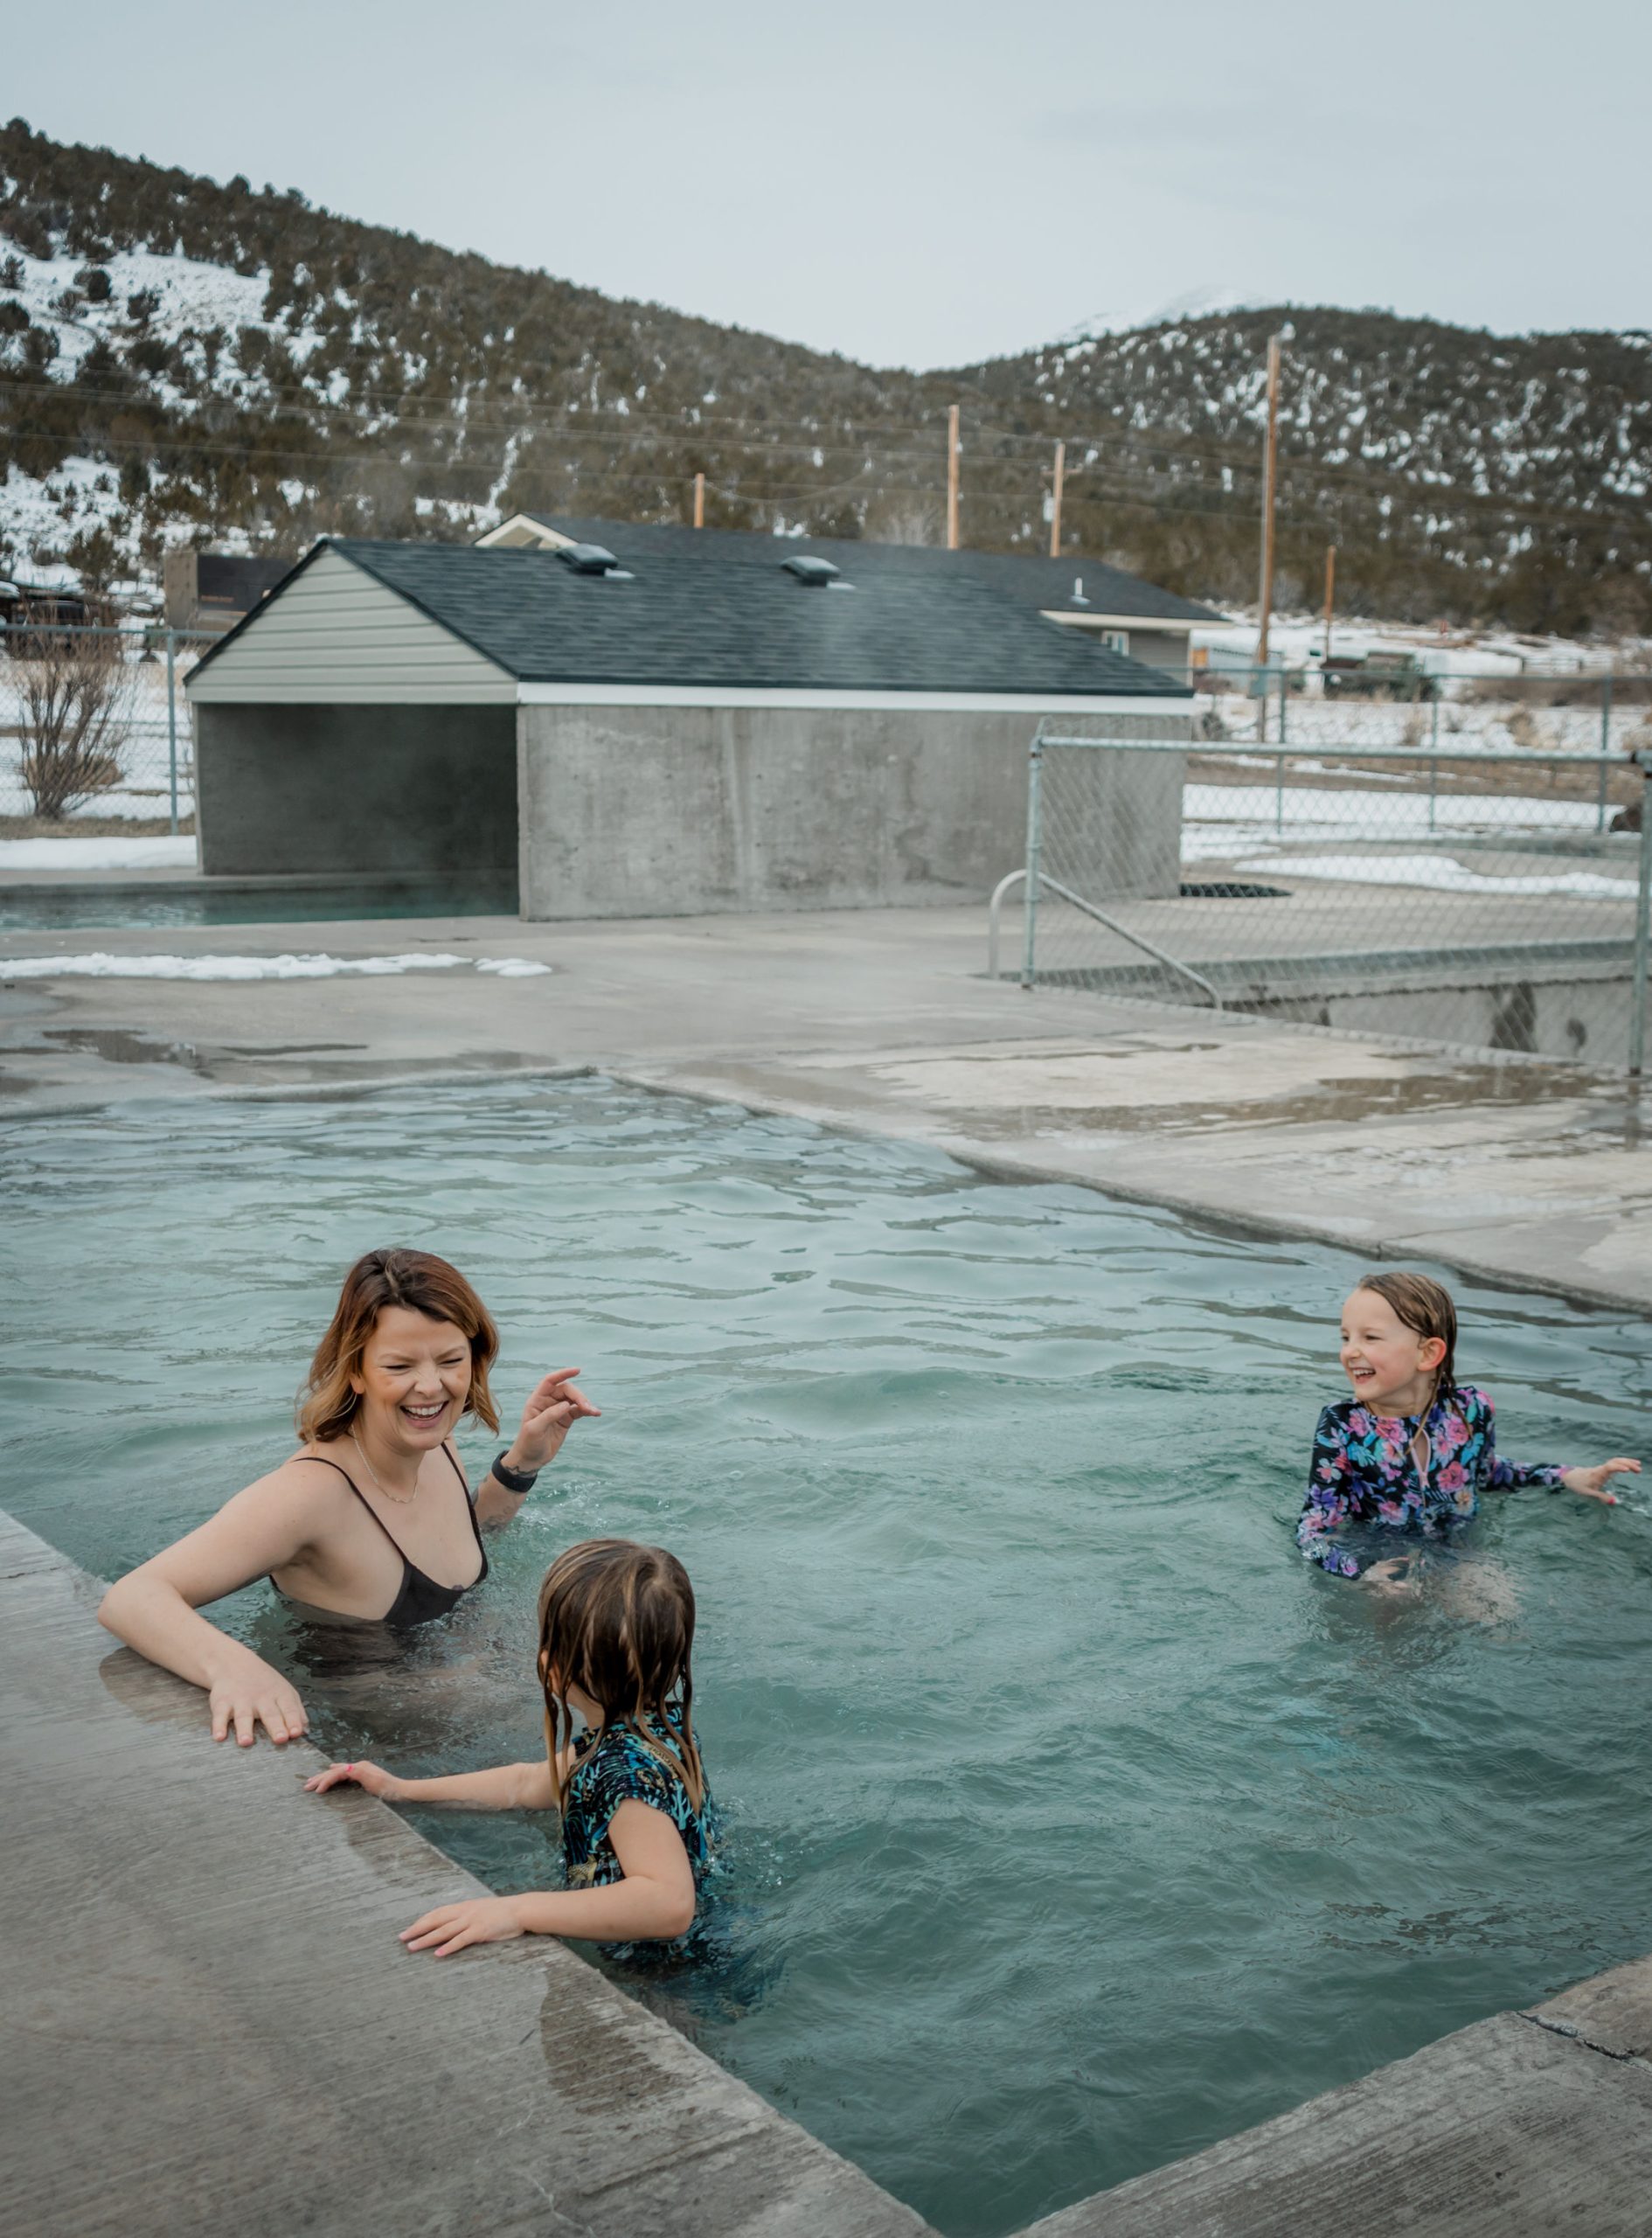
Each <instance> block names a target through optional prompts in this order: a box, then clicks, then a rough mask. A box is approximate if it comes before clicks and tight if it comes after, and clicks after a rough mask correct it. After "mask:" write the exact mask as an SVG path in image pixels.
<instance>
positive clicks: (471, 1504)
mask: <svg viewBox="0 0 1652 2238" xmlns="http://www.w3.org/2000/svg"><path fill="white" fill-rule="evenodd" d="M441 1449H442V1451H443V1452H444V1453H445V1454H446V1455H447V1456H448V1460H449V1461H451V1462H452V1463H453V1473H454V1475H455V1477H457V1478H458V1479H459V1488H460V1490H461V1491H462V1492H463V1494H464V1496H465V1513H466V1514H467V1515H468V1516H469V1518H470V1532H471V1536H472V1537H473V1538H474V1539H475V1542H476V1545H477V1546H478V1547H479V1548H481V1553H482V1577H486V1576H487V1574H488V1550H487V1548H486V1547H485V1546H482V1526H481V1525H480V1524H479V1523H478V1522H477V1521H476V1503H475V1498H473V1497H472V1494H471V1491H470V1487H469V1484H466V1482H465V1472H464V1470H462V1468H461V1467H460V1466H459V1456H458V1455H457V1454H456V1453H455V1451H454V1449H453V1448H452V1446H450V1445H449V1444H448V1442H447V1440H446V1439H445V1438H444V1439H443V1441H442V1447H441ZM482 1577H479V1578H478V1579H477V1580H476V1583H477V1584H478V1585H480V1584H481V1583H482ZM469 1589H470V1588H469V1587H468V1586H467V1587H466V1588H465V1590H466V1591H467V1592H469Z"/></svg>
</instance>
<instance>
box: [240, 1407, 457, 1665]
mask: <svg viewBox="0 0 1652 2238" xmlns="http://www.w3.org/2000/svg"><path fill="white" fill-rule="evenodd" d="M442 1451H443V1452H444V1453H445V1454H446V1455H447V1456H448V1460H449V1461H451V1462H452V1463H453V1472H454V1474H455V1477H458V1479H459V1483H460V1486H461V1488H462V1491H463V1492H464V1496H465V1513H466V1514H467V1515H468V1516H469V1518H470V1528H471V1530H472V1532H473V1533H475V1540H476V1552H477V1553H479V1554H480V1555H481V1557H482V1567H481V1568H480V1569H479V1570H478V1571H477V1572H476V1574H475V1577H474V1578H473V1579H472V1580H471V1581H470V1583H469V1585H438V1584H437V1582H436V1581H435V1579H434V1577H427V1575H426V1574H425V1573H424V1571H423V1570H421V1569H420V1568H419V1567H417V1565H416V1564H415V1563H413V1562H410V1561H409V1560H408V1559H407V1557H406V1554H405V1553H402V1549H401V1546H400V1545H399V1542H398V1540H397V1539H396V1536H395V1533H393V1532H392V1530H391V1528H390V1526H389V1525H388V1524H387V1523H386V1522H385V1519H384V1517H383V1516H382V1515H380V1514H379V1512H378V1509H377V1508H375V1507H374V1506H373V1505H372V1503H371V1500H369V1499H368V1498H367V1495H366V1494H365V1493H364V1491H362V1488H361V1486H360V1485H359V1484H357V1482H356V1479H355V1478H354V1477H352V1476H351V1473H350V1471H349V1470H348V1469H344V1468H340V1467H339V1464H338V1463H337V1461H328V1460H325V1459H323V1456H322V1455H320V1454H319V1453H311V1454H307V1455H306V1456H304V1457H305V1459H306V1460H309V1461H319V1462H321V1464H322V1467H323V1469H337V1470H338V1473H339V1475H340V1476H341V1477H343V1478H344V1482H345V1483H346V1484H348V1485H349V1486H350V1489H351V1491H352V1492H354V1493H355V1495H356V1498H357V1499H358V1500H359V1501H360V1502H361V1504H362V1505H363V1506H364V1508H365V1509H366V1511H367V1512H368V1514H369V1515H371V1518H372V1519H373V1521H374V1522H375V1523H376V1524H377V1525H378V1528H379V1529H380V1530H381V1531H382V1532H383V1533H384V1534H385V1538H386V1539H389V1541H390V1543H391V1545H392V1546H394V1547H395V1549H396V1552H397V1553H399V1554H401V1591H400V1592H399V1594H398V1595H396V1597H395V1599H394V1601H392V1602H391V1604H390V1608H389V1609H388V1611H387V1612H386V1614H385V1616H381V1617H380V1618H379V1619H378V1622H379V1623H384V1624H395V1625H399V1626H406V1625H411V1624H427V1623H430V1621H431V1620H432V1618H433V1617H435V1616H446V1615H447V1614H448V1611H449V1609H456V1608H457V1607H458V1606H459V1603H460V1602H462V1600H463V1599H464V1597H465V1595H466V1594H467V1593H470V1592H473V1591H474V1590H475V1588H476V1587H477V1586H479V1585H480V1584H481V1583H482V1579H483V1578H485V1577H486V1576H487V1574H488V1550H487V1548H486V1547H485V1546H483V1545H482V1531H481V1528H480V1526H478V1524H477V1522H476V1505H475V1501H474V1500H473V1499H472V1498H471V1497H470V1489H469V1485H467V1484H465V1475H464V1470H462V1469H461V1467H460V1466H459V1463H458V1460H457V1458H456V1457H455V1454H454V1452H453V1449H452V1448H451V1447H450V1446H446V1445H444V1446H443V1447H442ZM270 1583H271V1584H272V1585H274V1584H275V1581H274V1578H272V1579H271V1580H270ZM275 1590H276V1592H277V1593H281V1588H280V1586H278V1585H277V1586H275ZM290 1597H291V1596H290V1595H287V1594H282V1595H281V1598H282V1599H283V1600H288V1599H290ZM323 1613H326V1614H328V1615H331V1614H333V1613H334V1612H333V1611H331V1610H328V1611H325V1612H323Z"/></svg>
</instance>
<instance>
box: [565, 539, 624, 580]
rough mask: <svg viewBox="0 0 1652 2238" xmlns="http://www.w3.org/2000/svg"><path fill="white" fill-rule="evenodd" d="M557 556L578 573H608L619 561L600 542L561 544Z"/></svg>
mask: <svg viewBox="0 0 1652 2238" xmlns="http://www.w3.org/2000/svg"><path fill="white" fill-rule="evenodd" d="M557 558H558V559H560V560H561V562H562V564H563V566H565V567H572V568H573V572H574V573H575V574H576V575H606V574H607V572H608V570H609V569H610V568H611V567H617V566H619V564H620V563H619V561H618V560H617V559H615V558H614V554H613V553H611V552H609V551H608V550H607V548H606V547H605V546H602V545H600V544H559V546H557Z"/></svg>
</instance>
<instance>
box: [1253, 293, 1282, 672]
mask: <svg viewBox="0 0 1652 2238" xmlns="http://www.w3.org/2000/svg"><path fill="white" fill-rule="evenodd" d="M1278 455H1279V337H1278V335H1277V334H1270V335H1269V336H1268V337H1267V435H1266V436H1265V437H1264V439H1263V446H1262V580H1261V584H1260V589H1259V592H1258V596H1257V604H1258V606H1259V607H1260V609H1261V618H1262V626H1261V631H1260V636H1258V638H1257V641H1256V665H1257V666H1258V668H1260V669H1266V668H1267V625H1268V623H1269V622H1270V621H1271V620H1272V619H1273V611H1274V464H1275V462H1276V460H1277V458H1278Z"/></svg>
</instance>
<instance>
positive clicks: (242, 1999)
mask: <svg viewBox="0 0 1652 2238" xmlns="http://www.w3.org/2000/svg"><path fill="white" fill-rule="evenodd" d="M99 1590H100V1588H99V1587H98V1586H97V1583H96V1581H94V1580H93V1579H92V1578H90V1577H89V1576H88V1575H87V1573H85V1572H83V1571H81V1570H80V1569H79V1568H78V1567H76V1565H75V1564H73V1562H72V1561H70V1560H69V1559H68V1558H67V1557H66V1555H63V1554H61V1553H59V1552H58V1551H57V1550H56V1549H55V1548H53V1547H52V1546H50V1545H48V1543H47V1542H46V1541H45V1540H44V1539H40V1538H39V1537H38V1535H37V1534H36V1533H33V1532H31V1531H30V1530H29V1529H28V1528H27V1527H26V1526H24V1525H22V1524H20V1523H18V1522H17V1520H16V1519H14V1518H13V1517H11V1516H10V1515H9V1514H7V1513H6V1512H4V1511H3V1510H0V1619H3V1629H4V1641H5V1647H4V1658H5V1665H6V1678H7V1692H8V1698H9V1701H10V1708H9V1712H8V1715H7V1717H6V1719H5V1720H4V1721H3V1736H0V1751H3V1757H4V1763H5V1771H4V1777H5V1780H6V1783H7V1794H8V1800H9V1804H10V1808H9V1810H8V1813H7V1837H6V1845H7V1851H8V1859H7V1884H8V1887H9V1888H10V1893H11V1896H12V1900H13V1907H14V1908H13V1915H12V1919H11V1922H10V1933H9V1936H8V1943H9V1946H10V1956H11V1983H10V1991H11V1995H10V2016H11V2019H12V2026H11V2027H10V2029H9V2030H8V2031H7V2032H6V2037H5V2041H4V2046H3V2048H0V2089H3V2091H4V2094H5V2097H6V2102H7V2104H8V2107H9V2109H10V2114H11V2116H12V2123H13V2137H14V2140H15V2142H14V2149H13V2151H12V2153H11V2154H10V2167H9V2169H8V2172H7V2176H6V2179H5V2186H6V2190H5V2195H6V2198H7V2200H8V2204H9V2206H10V2219H11V2221H12V2227H14V2228H21V2229H27V2230H29V2231H31V2233H35V2234H38V2238H123V2235H124V2234H130V2233H132V2232H133V2231H139V2232H146V2233H147V2232H155V2233H157V2234H158V2233H159V2232H162V2231H164V2232H165V2233H166V2234H167V2238H190V2235H191V2234H197V2233H198V2234H200V2238H207V2234H209V2233H210V2234H216V2233H218V2232H219V2231H221V2230H224V2229H233V2230H236V2231H237V2232H238V2233H241V2234H246V2238H288V2234H290V2233H291V2232H292V2231H293V2230H295V2229H296V2228H316V2229H324V2230H326V2231H327V2232H328V2233H329V2234H330V2238H353V2234H355V2233H357V2232H359V2233H361V2234H362V2238H368V2234H370V2233H371V2234H372V2238H378V2233H380V2232H382V2231H384V2230H385V2229H393V2230H395V2231H396V2232H398V2233H399V2234H400V2238H412V2234H416V2233H418V2234H425V2233H427V2234H429V2235H430V2238H435V2234H437V2233H441V2234H442V2238H449V2234H454V2235H455V2238H457V2235H458V2234H463V2235H464V2238H471V2234H474V2238H482V2234H483V2233H487V2234H489V2238H492V2234H494V2233H500V2234H504V2233H519V2234H527V2233H530V2232H531V2233H535V2234H543V2238H562V2234H570V2238H571V2235H572V2234H574V2233H580V2234H588V2235H589V2238H634V2234H635V2232H637V2231H638V2230H640V2229H644V2228H651V2229H670V2231H671V2232H673V2233H674V2234H676V2233H682V2234H684V2238H701V2235H702V2234H703V2238H733V2234H737V2233H738V2234H749V2238H924V2234H925V2232H926V2230H927V2226H926V2225H925V2224H924V2222H923V2221H922V2219H921V2217H920V2216H919V2215H917V2214H914V2213H913V2211H912V2210H911V2209H910V2208H908V2207H904V2206H902V2205H901V2204H900V2203H899V2201H898V2200H894V2199H892V2198H891V2197H890V2196H889V2194H888V2193H885V2192H883V2191H881V2190H880V2189H879V2188H878V2186H877V2185H876V2184H874V2183H873V2181H872V2180H871V2178H870V2177H868V2176H867V2175H865V2174H864V2172H862V2171H861V2170H859V2169H857V2168H856V2167H854V2166H853V2165H851V2164H850V2162H848V2161H846V2160H844V2159H843V2158H841V2157H840V2156H839V2155H837V2154H836V2153H834V2152H832V2151H830V2150H829V2148H828V2147H827V2146H825V2145H823V2144H821V2143H820V2142H819V2141H818V2140H817V2139H816V2138H815V2137H811V2136H809V2133H808V2132H807V2131H806V2130H803V2129H802V2128H800V2127H799V2126H798V2125H797V2124H796V2123H794V2122H791V2121H789V2120H788V2119H787V2117H786V2116H784V2115H782V2114H781V2113H779V2112H778V2111H776V2110H775V2109H774V2108H773V2107H771V2106H770V2105H769V2104H768V2103H767V2102H766V2101H765V2100H763V2099H762V2098H760V2097H759V2096H757V2094H756V2093H755V2092H754V2091H753V2090H751V2089H748V2088H747V2086H746V2084H744V2083H742V2082H739V2081H738V2080H737V2079H736V2078H735V2077H734V2076H732V2075H730V2074H728V2073H727V2072H726V2070H725V2069H724V2068H721V2067H719V2066H718V2064H717V2063H716V2062H715V2061H712V2060H711V2059H710V2058H709V2057H708V2056H707V2055H706V2054H704V2053H702V2052H701V2051H699V2050H698V2048H697V2047H695V2046H693V2045H692V2044H691V2043H690V2042H689V2041H688V2040H687V2039H686V2038H685V2037H684V2036H682V2035H681V2034H679V2033H677V2031H676V2030H675V2029H673V2028H672V2027H670V2026H668V2024H667V2023H666V2022H665V2021H664V2020H663V2019H660V2018H658V2017H657V2015H656V2014H654V2013H653V2012H649V2011H648V2010H647V2009H646V2008H645V2007H644V2006H643V2005H641V2004H638V2003H636V2002H635V2001H634V2000H633V1999H632V1998H628V1997H627V1996H625V1995H624V1994H622V1992H621V1991H619V1990H618V1989H616V1988H615V1987H614V1985H613V1984H612V1983H610V1982H608V1981H607V1980H606V1979H605V1978H604V1977H602V1976H601V1975H600V1974H599V1973H598V1972H597V1971H596V1970H595V1969H594V1968H593V1967H591V1966H589V1965H587V1964H586V1963H584V1962H583V1961H582V1960H581V1959H580V1958H578V1957H575V1956H574V1955H573V1952H572V1951H570V1950H566V1949H565V1948H564V1947H563V1946H562V1945H560V1944H559V1943H547V1942H540V1941H533V1942H528V1941H524V1942H520V1943H503V1944H499V1945H496V1946H493V1947H491V1948H489V1949H485V1950H478V1951H475V1952H474V1953H467V1954H465V1956H464V1957H463V1958H462V1959H459V1960H455V1961H451V1962H448V1963H438V1962H435V1961H427V1960H423V1959H413V1958H412V1957H409V1955H408V1954H406V1953H405V1952H403V1951H402V1950H400V1949H399V1946H398V1944H397V1943H396V1940H395V1935H396V1930H397V1929H399V1927H402V1926H405V1925H406V1922H407V1921H408V1920H409V1919H411V1918H413V1916H415V1915H417V1913H418V1912H419V1911H420V1910H423V1909H427V1908H429V1906H430V1905H431V1904H432V1903H434V1902H438V1901H442V1900H443V1899H444V1898H447V1897H449V1896H453V1895H455V1894H482V1893H485V1892H483V1891H482V1887H481V1884H480V1883H478V1882H476V1881H475V1880H472V1879H471V1877H470V1876H469V1874H468V1873H464V1872H463V1871H462V1868H461V1867H459V1866H456V1865H455V1864H454V1863H453V1861H452V1860H451V1859H448V1857H447V1856H445V1855H444V1853H443V1852H441V1851H440V1850H438V1849H437V1848H435V1847H434V1845H432V1844H430V1843H428V1842H427V1841H426V1840H425V1839H424V1838H422V1836H420V1835H419V1834H417V1833H415V1832H414V1831H413V1829H412V1828H411V1827H410V1826H408V1825H407V1824H406V1823H405V1822H404V1821H403V1820H402V1819H401V1818H399V1817H398V1816H397V1815H396V1813H395V1812H394V1811H391V1810H389V1809H388V1808H387V1807H386V1806H385V1805H384V1804H380V1803H378V1802H375V1801H374V1800H373V1799H372V1798H371V1797H366V1796H364V1795H360V1794H352V1795H351V1796H349V1797H341V1798H339V1799H338V1800H337V1801H336V1802H334V1801H329V1802H328V1803H326V1804H322V1803H318V1802H316V1801H315V1800H314V1799H311V1798H305V1797H302V1795H301V1793H300V1790H299V1785H298V1782H299V1778H300V1776H302V1771H303V1770H304V1769H306V1768H307V1767H309V1766H313V1765H315V1764H318V1763H320V1762H321V1761H322V1759H321V1757H320V1756H319V1755H318V1754H317V1753H316V1751H315V1750H313V1749H311V1748H309V1747H307V1746H302V1747H295V1748H289V1749H288V1750H285V1751H281V1752H279V1753H278V1752H277V1751H275V1750H274V1749H273V1748H267V1747H265V1746H263V1745H261V1744H260V1746H259V1747H258V1748H254V1749H252V1750H247V1751H240V1750H237V1749H235V1748H233V1747H230V1746H227V1745H226V1746H223V1747H217V1748H215V1747H214V1746H213V1744H212V1741H211V1740H210V1739H209V1738H208V1736H207V1734H206V1732H205V1726H204V1723H203V1719H202V1702H201V1698H200V1696H199V1694H198V1692H197V1691H196V1690H195V1689H194V1688H192V1687H188V1686H186V1685H184V1683H183V1682H182V1681H181V1680H178V1679H176V1678H171V1677H170V1675H169V1674H168V1673H166V1672H162V1671H159V1670H156V1668H154V1666H152V1665H148V1664H145V1663H143V1662H142V1661H141V1660H140V1659H139V1658H136V1657H134V1656H132V1655H131V1654H130V1653H129V1651H127V1650H125V1649H120V1648H116V1647H115V1646H113V1644H112V1643H110V1641H109V1640H108V1635H107V1634H105V1633H103V1632H102V1631H101V1630H100V1629H99V1627H98V1624H97V1621H96V1617H95V1615H94V1602H95V1597H96V1595H97V1593H98V1591H99ZM140 2174H141V2179H142V2185H143V2188H142V2192H141V2193H135V2189H134V2186H135V2182H136V2181H137V2180H138V2179H139V2177H140Z"/></svg>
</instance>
